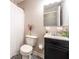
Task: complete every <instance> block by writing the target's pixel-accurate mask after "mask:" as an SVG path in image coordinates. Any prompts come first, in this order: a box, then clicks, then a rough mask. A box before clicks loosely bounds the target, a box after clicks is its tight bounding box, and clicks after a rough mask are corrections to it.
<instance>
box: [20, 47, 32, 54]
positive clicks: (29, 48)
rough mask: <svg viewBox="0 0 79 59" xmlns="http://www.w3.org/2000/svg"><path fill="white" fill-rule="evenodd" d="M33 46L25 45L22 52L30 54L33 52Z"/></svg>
mask: <svg viewBox="0 0 79 59" xmlns="http://www.w3.org/2000/svg"><path fill="white" fill-rule="evenodd" d="M32 49H33V48H32V46H30V45H23V46H22V47H21V51H22V52H26V53H29V52H31V51H32Z"/></svg>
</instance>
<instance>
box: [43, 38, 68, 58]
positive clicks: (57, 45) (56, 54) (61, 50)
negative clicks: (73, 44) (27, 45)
mask: <svg viewBox="0 0 79 59" xmlns="http://www.w3.org/2000/svg"><path fill="white" fill-rule="evenodd" d="M44 57H45V59H69V42H68V41H64V40H57V39H52V38H45V54H44Z"/></svg>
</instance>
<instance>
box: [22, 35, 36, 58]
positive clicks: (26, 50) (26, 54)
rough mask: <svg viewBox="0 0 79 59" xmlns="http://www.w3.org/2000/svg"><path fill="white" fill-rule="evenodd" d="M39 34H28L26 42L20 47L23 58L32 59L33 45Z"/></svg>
mask: <svg viewBox="0 0 79 59" xmlns="http://www.w3.org/2000/svg"><path fill="white" fill-rule="evenodd" d="M36 39H37V36H32V35H26V39H25V43H26V44H24V45H22V46H21V48H20V54H21V55H22V59H31V54H32V51H33V46H34V45H35V43H36Z"/></svg>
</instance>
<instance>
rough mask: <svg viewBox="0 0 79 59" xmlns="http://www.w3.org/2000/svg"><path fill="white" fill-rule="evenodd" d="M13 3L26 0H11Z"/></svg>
mask: <svg viewBox="0 0 79 59" xmlns="http://www.w3.org/2000/svg"><path fill="white" fill-rule="evenodd" d="M11 1H12V2H13V3H20V2H22V1H24V0H11Z"/></svg>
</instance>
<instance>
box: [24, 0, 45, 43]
mask: <svg viewBox="0 0 79 59" xmlns="http://www.w3.org/2000/svg"><path fill="white" fill-rule="evenodd" d="M42 1H43V0H26V1H25V2H26V4H25V21H26V26H25V30H26V34H28V24H32V26H33V29H32V34H33V35H37V36H38V37H39V42H42V39H43V35H44V32H45V28H44V26H43V6H42Z"/></svg>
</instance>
